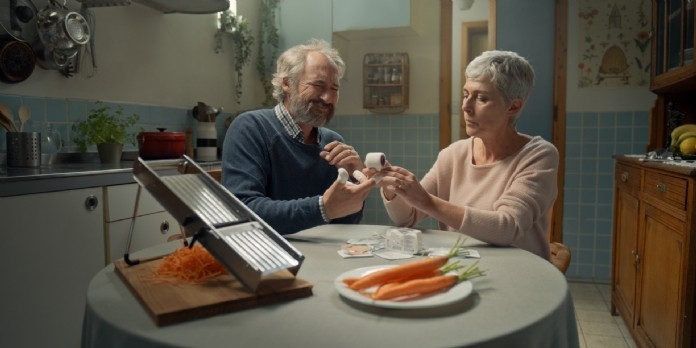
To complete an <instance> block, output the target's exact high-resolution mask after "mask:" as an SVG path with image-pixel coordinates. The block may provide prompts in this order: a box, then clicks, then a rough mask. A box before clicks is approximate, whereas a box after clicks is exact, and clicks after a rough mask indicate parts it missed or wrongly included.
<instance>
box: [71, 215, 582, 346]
mask: <svg viewBox="0 0 696 348" xmlns="http://www.w3.org/2000/svg"><path fill="white" fill-rule="evenodd" d="M386 228H388V226H372V225H325V226H320V227H316V228H313V229H309V230H306V231H302V232H299V233H297V234H294V235H290V236H287V238H288V239H289V240H290V241H291V242H292V244H293V245H294V246H295V247H296V248H297V249H299V250H300V252H302V253H303V254H304V255H305V256H306V260H305V262H304V263H303V265H302V267H301V268H300V272H299V274H298V276H299V277H301V278H303V279H305V280H308V281H310V282H312V283H313V284H314V288H313V295H312V296H310V297H307V298H301V299H297V300H293V301H290V302H283V303H279V304H273V305H267V306H263V307H259V308H255V309H249V310H244V311H240V312H234V313H229V314H223V315H218V316H215V317H210V318H206V319H199V320H194V321H190V322H186V323H181V324H176V325H171V326H164V327H158V326H157V325H155V323H154V322H153V321H152V319H151V318H150V317H149V316H148V315H147V313H146V312H145V309H144V308H143V307H142V306H141V305H140V303H139V302H138V301H137V300H136V298H135V297H134V296H133V294H132V293H131V292H130V290H129V289H128V288H127V287H126V285H125V284H124V283H123V281H122V280H121V279H120V278H119V277H118V275H117V274H116V273H115V271H114V268H113V266H112V265H110V266H108V267H106V268H105V269H103V270H102V271H100V272H99V273H98V274H97V275H96V276H95V277H94V278H93V279H92V281H91V283H90V285H89V288H88V290H87V305H86V310H85V317H84V328H83V336H82V343H83V347H100V348H106V347H165V346H186V347H380V348H383V347H398V348H403V347H464V346H466V347H537V348H539V347H553V348H562V347H578V346H579V343H578V332H577V326H576V321H575V313H574V309H573V303H572V300H571V297H570V292H569V289H568V284H567V281H566V279H565V277H564V276H563V274H561V273H560V272H559V271H558V270H557V269H556V268H554V266H553V265H551V263H549V262H548V261H546V260H543V259H541V258H539V257H538V256H536V255H533V254H531V253H529V252H526V251H524V250H521V249H516V248H498V247H491V246H488V245H486V244H483V243H480V242H478V241H476V240H473V239H471V238H469V239H468V240H467V243H466V245H467V246H468V247H470V248H472V249H474V250H477V251H479V253H480V255H481V259H480V264H479V265H480V267H481V268H482V269H484V270H486V271H487V275H486V276H484V277H480V278H475V279H473V280H472V283H473V286H474V290H473V292H472V293H471V295H469V296H468V297H466V298H465V299H463V300H461V301H458V302H456V303H453V304H450V305H446V306H442V307H435V308H425V309H417V310H416V309H387V308H378V307H373V306H369V305H364V304H356V303H354V302H352V301H350V300H348V299H345V298H343V297H341V296H340V295H339V293H338V292H337V291H336V289H335V288H334V284H333V282H334V280H335V279H336V277H337V276H338V275H340V274H341V273H344V272H346V271H349V270H351V269H355V268H359V267H366V266H372V265H382V264H396V263H400V262H404V261H408V260H403V261H388V260H385V259H382V258H379V257H376V256H375V257H371V258H351V259H343V258H341V257H340V256H339V255H338V253H337V251H338V250H339V249H340V247H341V245H342V244H344V243H345V242H346V241H347V240H349V239H351V238H366V237H370V236H372V235H373V234H375V233H377V232H379V231H383V230H384V229H386ZM458 236H459V235H458V234H455V233H452V232H445V231H436V230H426V231H424V233H423V241H424V245H425V246H426V247H445V248H448V247H451V246H452V245H453V244H454V242H455V241H456V240H457V237H458ZM174 245H176V244H174ZM171 248H172V245H161V246H158V247H155V248H151V249H148V250H144V251H143V252H142V253H135V254H134V257H143V256H146V255H157V254H162V253H163V252H166V251H168V250H171ZM472 262H473V261H472ZM465 263H466V264H469V261H466V262H465Z"/></svg>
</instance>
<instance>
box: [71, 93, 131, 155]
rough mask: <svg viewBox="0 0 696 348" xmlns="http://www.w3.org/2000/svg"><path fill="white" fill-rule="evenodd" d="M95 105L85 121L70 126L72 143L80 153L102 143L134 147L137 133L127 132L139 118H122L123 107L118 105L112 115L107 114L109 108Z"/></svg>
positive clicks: (98, 103) (99, 103)
mask: <svg viewBox="0 0 696 348" xmlns="http://www.w3.org/2000/svg"><path fill="white" fill-rule="evenodd" d="M96 105H97V106H96V107H95V108H94V109H92V110H90V111H89V116H87V119H85V120H81V121H78V122H77V123H75V124H73V126H72V130H73V132H74V133H75V134H74V136H73V142H74V143H75V144H76V145H78V146H79V148H80V151H83V152H84V151H87V147H88V146H90V145H96V144H103V143H116V144H127V143H128V144H132V145H135V140H136V135H137V133H138V132H137V131H130V132H129V131H128V128H129V127H132V126H134V125H135V124H136V123H137V122H138V120H139V119H140V116H139V115H137V114H133V115H131V116H129V117H124V116H123V107H122V106H120V105H119V106H118V107H117V108H116V111H114V112H113V113H111V112H109V109H110V108H109V107H108V106H103V104H102V103H101V102H97V103H96Z"/></svg>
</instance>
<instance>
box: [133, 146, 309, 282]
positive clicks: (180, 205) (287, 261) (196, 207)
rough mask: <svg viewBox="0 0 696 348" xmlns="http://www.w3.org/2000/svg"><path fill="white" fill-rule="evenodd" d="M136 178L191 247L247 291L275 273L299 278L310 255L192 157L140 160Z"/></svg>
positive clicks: (135, 168)
mask: <svg viewBox="0 0 696 348" xmlns="http://www.w3.org/2000/svg"><path fill="white" fill-rule="evenodd" d="M133 176H134V178H135V180H136V181H137V182H138V184H140V186H142V187H144V188H145V189H147V190H148V192H150V194H152V196H153V197H155V199H157V201H158V202H159V203H160V204H162V206H163V207H164V208H165V209H167V211H168V212H169V213H170V214H171V215H172V216H173V217H174V218H176V219H177V221H178V222H179V224H181V226H182V227H183V230H184V231H185V234H186V236H187V237H192V241H191V243H190V246H193V245H194V243H195V242H196V241H198V242H199V243H201V245H203V247H205V248H206V249H207V250H208V251H209V252H210V253H211V254H212V255H213V257H215V258H216V259H217V260H218V261H219V262H220V263H221V264H223V265H224V266H225V268H227V269H228V270H229V271H230V273H231V274H232V275H234V276H235V277H236V278H237V280H239V281H240V282H241V283H242V284H243V285H244V287H245V288H246V289H247V290H249V291H251V292H255V291H256V288H257V287H258V285H259V282H260V281H261V278H262V277H263V276H265V275H268V274H271V273H275V272H278V271H281V270H288V271H290V272H291V273H292V274H293V275H297V272H298V271H299V269H300V265H301V264H302V262H303V261H304V255H302V254H301V253H300V252H299V251H298V250H297V249H295V248H294V247H293V246H292V245H290V243H288V242H287V241H286V240H285V238H283V237H282V236H281V235H280V234H279V233H278V232H277V231H276V230H274V229H273V228H272V227H271V226H270V225H268V224H267V223H266V222H265V221H263V220H261V218H260V217H259V216H257V215H256V214H255V213H254V212H253V211H251V210H250V209H249V208H248V207H247V206H246V205H244V203H242V202H241V201H240V200H239V199H238V198H237V197H235V196H234V195H233V194H232V193H231V192H229V191H228V190H227V189H226V188H225V187H224V186H222V185H221V184H220V183H219V182H218V181H217V180H215V179H214V178H213V177H212V176H210V174H208V173H207V172H206V171H205V170H203V169H202V168H201V167H200V166H199V165H198V164H197V163H196V162H194V161H193V160H192V159H191V158H189V157H188V156H185V155H184V156H182V158H180V159H174V160H154V161H144V160H143V159H142V158H140V157H138V159H137V160H136V161H135V162H134V164H133Z"/></svg>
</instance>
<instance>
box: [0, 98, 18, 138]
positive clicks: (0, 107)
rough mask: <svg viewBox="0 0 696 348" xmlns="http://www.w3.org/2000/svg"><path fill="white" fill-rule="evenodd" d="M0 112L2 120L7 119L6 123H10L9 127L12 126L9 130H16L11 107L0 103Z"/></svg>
mask: <svg viewBox="0 0 696 348" xmlns="http://www.w3.org/2000/svg"><path fill="white" fill-rule="evenodd" d="M0 114H1V115H2V116H0V117H2V118H3V119H4V121H7V124H8V125H10V128H12V130H11V132H17V131H18V130H17V126H16V125H15V123H14V115H13V114H12V109H10V108H9V107H8V106H7V105H5V104H3V103H0Z"/></svg>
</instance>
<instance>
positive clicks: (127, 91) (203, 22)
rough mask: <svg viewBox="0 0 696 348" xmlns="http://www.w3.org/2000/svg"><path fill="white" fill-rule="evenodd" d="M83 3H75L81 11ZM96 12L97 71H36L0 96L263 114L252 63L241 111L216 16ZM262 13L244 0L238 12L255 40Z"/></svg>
mask: <svg viewBox="0 0 696 348" xmlns="http://www.w3.org/2000/svg"><path fill="white" fill-rule="evenodd" d="M79 4H80V3H79V2H77V1H75V0H69V1H68V7H70V8H71V9H74V10H79ZM35 5H36V6H37V7H38V8H43V7H44V6H45V2H44V1H41V0H35ZM92 11H93V13H94V16H95V18H96V26H95V28H94V32H93V34H94V35H95V39H96V41H95V52H96V63H97V69H96V70H94V71H92V69H91V66H90V65H89V64H85V65H82V67H81V72H80V73H78V74H75V75H74V76H73V77H71V78H65V77H63V76H62V75H60V73H59V72H58V71H56V70H44V69H42V68H40V67H39V66H37V67H36V68H35V70H34V72H33V74H32V75H31V76H30V77H29V78H28V79H27V80H25V81H23V82H21V83H17V84H0V93H6V94H17V95H26V96H38V97H58V98H74V99H95V100H96V99H99V100H105V101H113V102H124V103H134V104H147V105H164V106H172V107H185V108H188V107H192V106H194V105H195V104H196V102H197V101H199V100H200V101H204V102H205V103H206V104H209V105H215V106H224V107H225V110H226V111H230V112H232V111H234V110H239V109H244V108H250V107H257V106H258V105H260V102H261V101H262V100H263V92H262V89H261V86H260V83H259V82H258V79H257V77H256V76H257V74H256V72H255V58H252V61H251V62H250V63H249V64H248V65H247V66H246V67H245V70H244V79H243V81H244V92H243V96H242V102H241V106H237V105H236V101H235V99H234V98H235V97H234V79H233V75H234V68H233V61H232V57H233V51H232V43H231V41H230V39H229V37H227V38H226V40H225V41H224V44H223V48H224V52H223V53H220V54H216V53H215V52H214V39H213V36H214V34H215V31H216V30H217V27H216V25H217V14H205V15H203V14H196V15H188V14H162V13H160V12H158V11H156V10H154V9H151V8H149V7H146V6H143V5H140V4H138V3H132V4H131V5H129V6H119V7H97V8H92ZM258 12H259V4H258V1H256V0H238V13H240V14H243V15H244V16H245V17H248V19H249V21H250V23H251V25H252V30H253V32H254V36H257V35H258V34H257V33H256V32H257V29H256V27H257V25H258V22H259V21H258ZM255 55H256V49H254V56H255ZM85 63H88V62H85Z"/></svg>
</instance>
